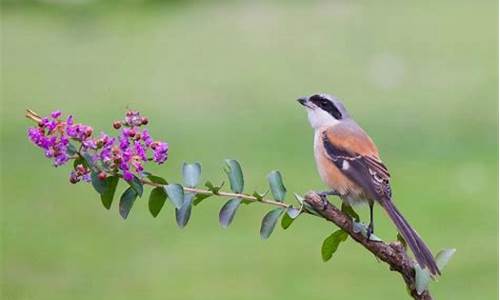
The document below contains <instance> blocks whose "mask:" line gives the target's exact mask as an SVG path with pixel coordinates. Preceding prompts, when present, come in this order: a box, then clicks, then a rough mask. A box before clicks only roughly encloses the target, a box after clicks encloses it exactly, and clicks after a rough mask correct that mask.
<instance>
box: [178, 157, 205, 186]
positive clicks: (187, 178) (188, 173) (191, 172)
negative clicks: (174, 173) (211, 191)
mask: <svg viewBox="0 0 500 300" xmlns="http://www.w3.org/2000/svg"><path fill="white" fill-rule="evenodd" d="M182 176H183V178H184V184H185V185H186V186H188V187H190V188H194V187H195V186H196V185H198V182H199V181H200V176H201V165H200V164H199V163H194V164H187V163H184V164H183V165H182Z"/></svg>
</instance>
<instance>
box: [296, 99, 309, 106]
mask: <svg viewBox="0 0 500 300" xmlns="http://www.w3.org/2000/svg"><path fill="white" fill-rule="evenodd" d="M307 100H308V97H300V98H299V99H297V101H298V102H299V103H300V104H302V105H304V106H307V105H306V103H307Z"/></svg>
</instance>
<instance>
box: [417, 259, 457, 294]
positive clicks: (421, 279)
mask: <svg viewBox="0 0 500 300" xmlns="http://www.w3.org/2000/svg"><path fill="white" fill-rule="evenodd" d="M455 252H456V249H444V250H441V251H439V253H438V254H436V257H435V258H434V259H435V260H436V265H437V267H438V269H439V271H441V272H442V271H443V269H444V267H445V266H446V265H447V264H448V262H449V261H450V259H451V257H452V256H453V254H455ZM431 279H432V277H431V275H430V274H429V272H428V271H427V270H423V269H422V268H420V266H419V265H418V264H415V288H416V289H417V294H419V295H422V293H423V292H425V291H426V290H427V289H428V287H429V283H430V282H431Z"/></svg>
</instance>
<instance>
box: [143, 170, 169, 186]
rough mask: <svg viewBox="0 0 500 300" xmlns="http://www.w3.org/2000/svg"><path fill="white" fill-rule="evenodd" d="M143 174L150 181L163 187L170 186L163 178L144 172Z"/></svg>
mask: <svg viewBox="0 0 500 300" xmlns="http://www.w3.org/2000/svg"><path fill="white" fill-rule="evenodd" d="M143 174H144V175H146V177H148V179H149V180H150V181H151V182H153V183H158V184H162V185H165V184H168V182H167V180H166V179H165V178H163V177H160V176H156V175H153V174H151V173H149V172H143Z"/></svg>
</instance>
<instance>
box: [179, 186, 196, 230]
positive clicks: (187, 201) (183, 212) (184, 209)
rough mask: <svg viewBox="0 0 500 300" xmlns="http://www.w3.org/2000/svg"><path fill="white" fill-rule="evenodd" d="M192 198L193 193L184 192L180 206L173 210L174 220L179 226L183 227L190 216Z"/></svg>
mask: <svg viewBox="0 0 500 300" xmlns="http://www.w3.org/2000/svg"><path fill="white" fill-rule="evenodd" d="M192 200H193V194H191V193H187V194H185V195H184V201H183V203H182V206H181V208H178V209H176V210H175V220H176V221H177V225H178V226H179V228H184V227H185V226H186V224H187V223H188V221H189V218H190V217H191V206H192V205H191V204H192Z"/></svg>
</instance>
